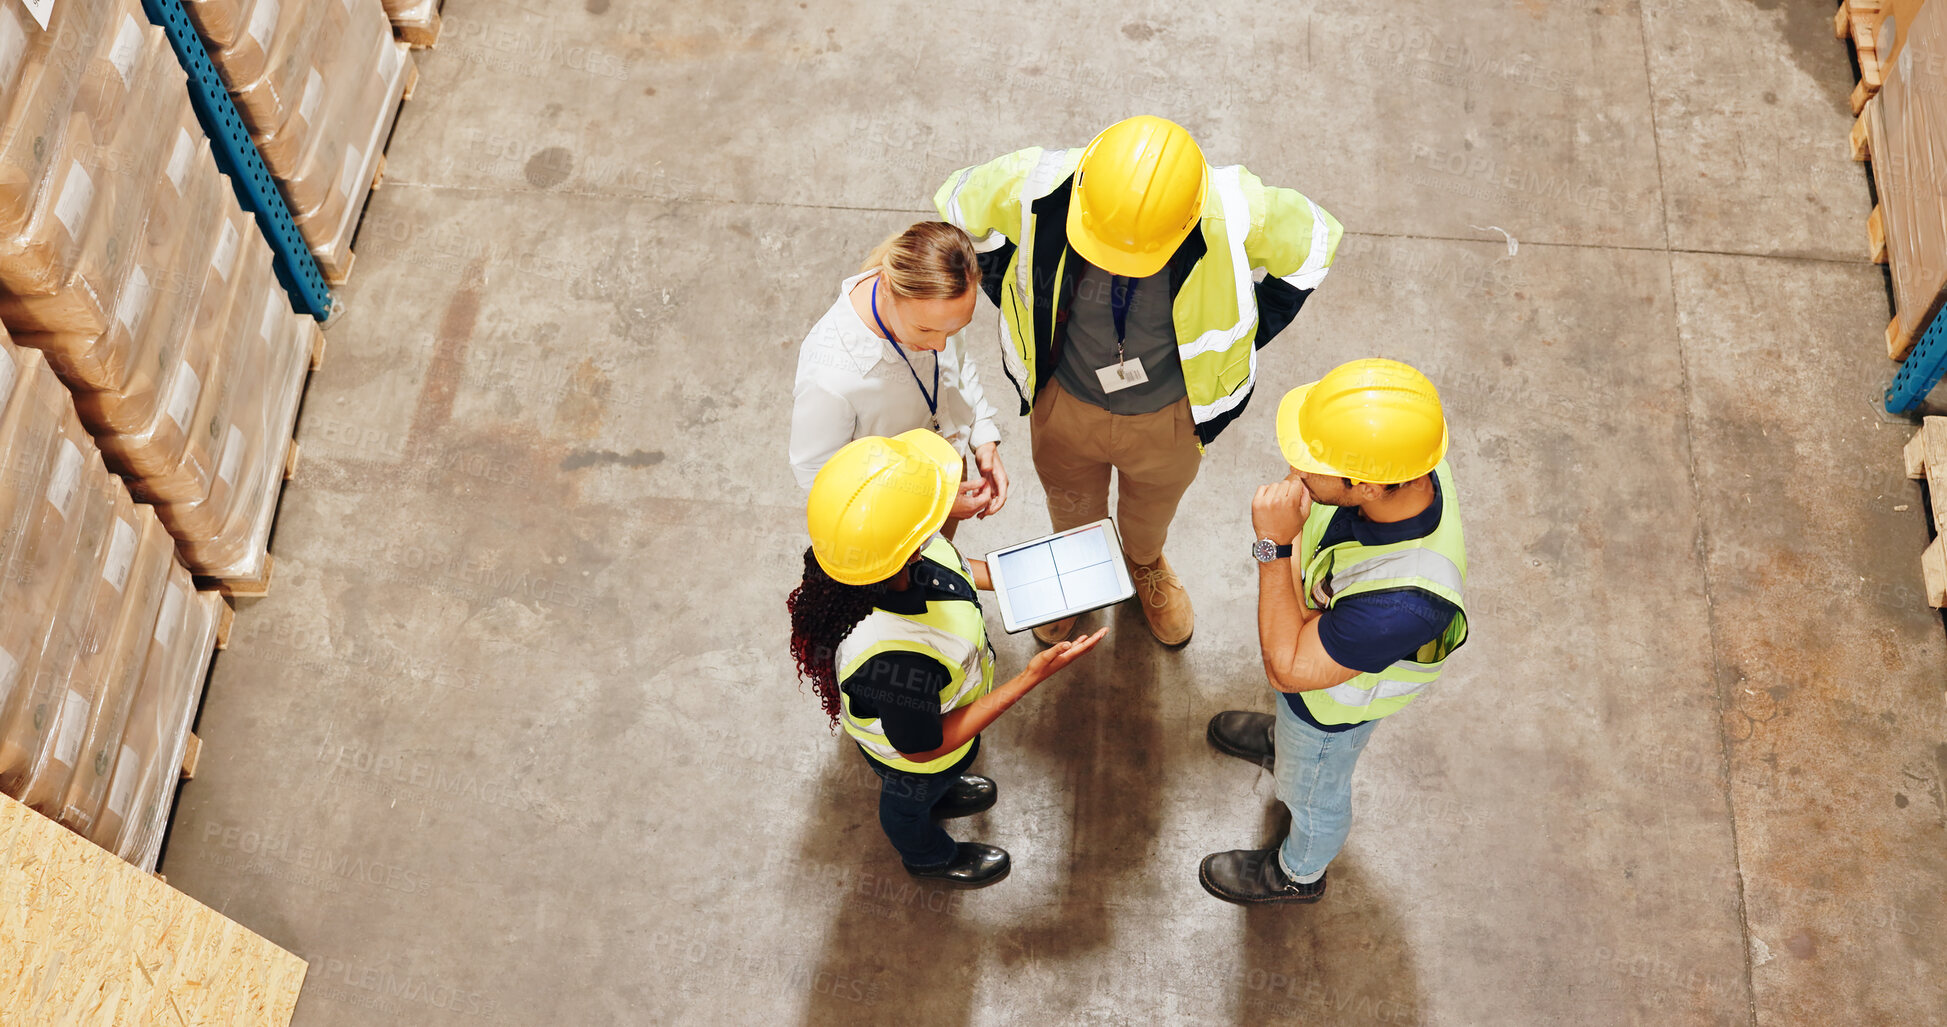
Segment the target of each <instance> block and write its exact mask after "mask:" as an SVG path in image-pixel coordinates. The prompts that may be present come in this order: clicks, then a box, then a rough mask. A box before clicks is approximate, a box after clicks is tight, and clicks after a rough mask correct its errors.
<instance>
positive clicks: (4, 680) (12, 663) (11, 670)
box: [0, 649, 20, 703]
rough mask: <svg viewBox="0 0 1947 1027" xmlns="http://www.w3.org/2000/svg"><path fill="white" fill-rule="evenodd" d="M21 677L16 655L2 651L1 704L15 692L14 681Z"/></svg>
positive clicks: (0, 659)
mask: <svg viewBox="0 0 1947 1027" xmlns="http://www.w3.org/2000/svg"><path fill="white" fill-rule="evenodd" d="M19 676H20V661H19V660H16V659H14V654H12V653H10V652H8V651H6V650H5V649H0V703H4V702H6V701H7V697H8V696H10V695H12V694H13V692H14V679H15V678H17V677H19Z"/></svg>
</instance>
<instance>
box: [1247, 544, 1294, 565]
mask: <svg viewBox="0 0 1947 1027" xmlns="http://www.w3.org/2000/svg"><path fill="white" fill-rule="evenodd" d="M1290 556H1291V544H1290V543H1289V542H1287V543H1285V544H1284V545H1279V544H1277V543H1276V542H1273V541H1271V540H1270V539H1268V538H1261V539H1258V540H1257V541H1256V542H1253V543H1251V558H1252V559H1254V560H1256V561H1257V562H1259V563H1270V562H1271V561H1273V560H1284V559H1289V558H1290Z"/></svg>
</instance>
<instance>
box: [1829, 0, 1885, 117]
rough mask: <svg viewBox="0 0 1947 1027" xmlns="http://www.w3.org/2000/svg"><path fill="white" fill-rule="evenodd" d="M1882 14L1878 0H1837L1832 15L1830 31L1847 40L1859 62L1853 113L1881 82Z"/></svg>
mask: <svg viewBox="0 0 1947 1027" xmlns="http://www.w3.org/2000/svg"><path fill="white" fill-rule="evenodd" d="M1881 16H1882V13H1881V11H1880V0H1840V3H1839V11H1838V13H1837V14H1835V15H1833V16H1832V34H1833V35H1834V36H1837V37H1838V38H1840V39H1842V40H1847V41H1850V43H1851V44H1852V53H1853V57H1854V59H1855V60H1857V61H1858V62H1859V83H1858V84H1857V85H1855V86H1853V88H1852V112H1853V113H1854V114H1858V113H1859V112H1860V111H1861V110H1864V109H1865V107H1866V101H1867V100H1870V99H1872V96H1873V94H1874V93H1877V92H1879V87H1880V85H1881V84H1882V82H1884V77H1883V76H1882V75H1881V73H1880V59H1879V22H1880V18H1881Z"/></svg>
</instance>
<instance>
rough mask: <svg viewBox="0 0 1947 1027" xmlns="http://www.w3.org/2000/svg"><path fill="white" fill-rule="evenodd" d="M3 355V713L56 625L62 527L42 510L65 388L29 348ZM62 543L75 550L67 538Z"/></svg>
mask: <svg viewBox="0 0 1947 1027" xmlns="http://www.w3.org/2000/svg"><path fill="white" fill-rule="evenodd" d="M8 356H9V357H11V358H12V360H13V362H14V364H15V366H16V373H15V376H14V381H13V388H12V390H11V393H10V395H9V396H8V399H7V408H6V410H5V412H4V413H0V460H3V461H4V473H3V474H0V532H3V533H0V574H4V575H5V576H4V578H0V610H4V611H5V616H0V710H4V709H10V708H11V707H12V705H13V703H14V699H15V695H16V693H17V692H19V691H20V688H19V686H20V683H21V682H20V679H21V676H22V672H23V671H24V670H27V669H29V667H28V663H29V661H31V660H32V659H33V655H34V653H35V651H36V647H37V646H38V645H39V643H40V641H41V636H42V633H43V632H44V631H45V630H46V627H47V625H48V624H49V623H50V622H51V621H52V619H53V609H52V604H53V601H54V599H55V598H56V589H55V587H54V586H55V584H56V582H55V580H54V579H55V578H56V576H57V575H58V573H59V572H60V569H61V568H60V567H59V564H60V563H61V561H62V560H63V558H64V557H65V555H66V554H56V553H55V552H54V550H55V549H56V548H59V547H60V546H61V545H62V540H61V538H60V537H59V532H60V530H61V529H62V528H65V527H66V526H67V525H66V524H65V523H64V522H63V520H62V519H60V518H53V519H52V522H50V517H51V515H50V512H49V511H48V510H47V509H46V508H47V507H48V505H49V504H48V501H47V494H48V492H49V486H50V485H51V484H55V483H54V482H52V481H51V480H50V478H51V476H52V475H53V473H54V472H55V470H56V456H57V453H56V450H57V449H60V448H62V447H64V445H65V443H66V440H65V439H63V438H62V436H61V432H60V426H61V422H62V418H63V415H64V414H65V412H66V410H65V407H66V403H67V397H66V392H67V390H66V389H65V388H64V387H62V386H61V384H60V382H59V381H58V380H57V379H55V377H54V375H53V373H52V372H50V371H48V370H47V366H46V364H45V362H43V361H42V360H41V359H40V356H39V354H36V353H35V352H34V351H33V350H26V349H10V350H9V351H8ZM50 386H51V387H50ZM79 463H80V461H79V458H78V457H76V458H70V459H68V460H65V461H63V465H64V468H65V466H66V465H72V466H73V467H74V473H75V474H76V475H77V476H78V473H79V470H80V466H79ZM63 473H66V472H65V469H64V472H63ZM66 544H67V545H68V546H70V547H71V546H72V545H73V539H72V535H71V534H70V537H69V538H68V540H67V543H66Z"/></svg>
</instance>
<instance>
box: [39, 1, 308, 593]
mask: <svg viewBox="0 0 1947 1027" xmlns="http://www.w3.org/2000/svg"><path fill="white" fill-rule="evenodd" d="M9 55H12V56H11V59H9ZM0 86H4V91H0V96H4V97H5V98H6V100H5V105H6V109H5V112H4V118H5V120H4V121H0V169H4V170H0V320H4V322H5V324H6V326H7V328H8V329H9V331H10V332H11V333H12V335H13V337H14V340H15V341H16V342H18V343H21V344H23V345H26V346H32V347H34V348H36V349H39V350H41V351H43V352H44V353H45V354H46V355H47V360H48V363H49V365H50V366H51V367H52V368H53V369H54V371H55V372H56V373H57V374H59V375H60V376H61V378H62V379H63V380H65V381H66V382H67V383H68V385H69V386H70V387H71V388H72V389H73V390H74V394H75V406H76V407H77V408H78V410H79V411H80V414H81V418H82V420H83V422H84V423H85V424H86V425H87V427H88V429H89V430H90V431H91V432H92V433H93V434H94V435H95V437H96V441H97V443H98V445H99V446H100V449H101V452H102V455H103V457H104V458H105V460H106V462H107V465H108V467H109V468H110V469H111V470H113V471H115V472H117V473H119V474H121V475H123V476H124V477H125V478H127V479H128V483H129V488H130V490H131V491H132V492H133V494H134V496H135V498H136V499H138V500H140V501H143V502H146V503H152V504H154V505H155V509H156V513H157V514H158V515H159V516H160V517H161V519H162V522H163V523H164V524H165V525H166V526H167V527H168V528H169V529H170V531H171V532H172V533H174V535H175V536H176V539H177V542H178V548H179V550H180V552H181V555H182V558H183V560H184V562H185V563H186V565H187V566H188V568H189V570H190V571H192V572H194V573H196V574H198V575H204V576H209V577H215V578H223V579H232V580H251V579H255V578H257V577H259V576H260V575H261V574H262V569H263V566H264V564H265V559H266V557H265V546H266V543H267V538H268V533H269V520H270V516H271V514H272V511H273V510H274V507H275V502H276V494H277V486H278V484H279V483H280V482H281V479H282V473H283V468H284V465H285V458H286V452H287V450H288V444H289V439H290V435H291V427H292V424H293V422H294V420H295V416H296V410H297V403H298V399H299V396H300V395H301V392H302V388H303V379H304V375H305V372H306V371H307V370H308V366H309V360H308V357H309V354H310V352H311V350H312V348H313V344H314V342H315V339H316V333H317V331H318V329H317V324H316V322H315V321H312V320H311V319H309V318H307V317H303V316H301V315H298V314H296V313H294V312H293V311H292V310H291V307H290V304H289V301H288V300H287V298H286V297H285V295H284V292H283V290H282V289H281V288H280V287H279V285H278V282H277V279H276V276H275V273H274V271H273V269H272V256H271V251H270V248H269V246H268V245H267V244H266V243H265V242H264V240H263V237H262V236H261V235H260V234H259V233H258V230H257V226H256V222H255V220H254V219H253V218H252V217H251V216H250V215H249V214H247V213H245V212H244V210H243V209H242V208H241V207H240V206H239V204H238V202H237V198H236V195H235V192H234V190H233V189H232V188H231V185H230V181H229V179H228V178H227V177H225V176H224V175H222V174H221V173H219V172H218V171H217V169H216V164H215V161H214V159H213V158H212V156H211V152H210V147H209V143H208V141H207V140H206V139H205V138H204V135H203V132H202V129H201V127H200V125H199V124H198V123H197V121H196V117H195V114H194V112H193V111H192V110H191V108H190V104H189V97H188V91H187V88H186V84H185V78H184V74H183V71H182V69H181V67H180V65H179V64H178V62H177V60H176V58H175V55H174V53H173V52H172V51H171V49H170V47H169V44H168V42H167V39H166V37H165V36H164V35H163V32H162V30H161V29H160V28H157V27H155V26H152V25H150V24H149V22H148V20H147V18H146V17H145V16H144V14H143V11H142V8H141V5H140V3H139V0H62V2H61V3H59V4H57V5H55V6H54V8H53V14H52V17H51V20H50V22H49V24H48V26H47V27H46V28H45V29H43V28H42V27H41V26H39V25H38V24H37V23H36V22H35V21H34V20H33V19H32V17H31V16H30V15H28V14H27V13H26V11H25V10H24V9H23V8H22V6H21V5H19V4H6V5H4V6H0Z"/></svg>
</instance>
